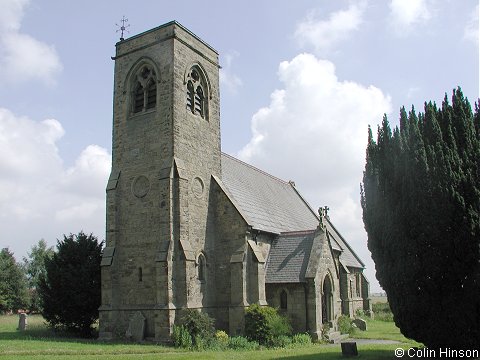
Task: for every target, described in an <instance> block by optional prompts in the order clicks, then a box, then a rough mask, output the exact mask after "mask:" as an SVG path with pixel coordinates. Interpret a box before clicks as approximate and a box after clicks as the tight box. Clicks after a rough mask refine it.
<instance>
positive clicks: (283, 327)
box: [245, 304, 292, 346]
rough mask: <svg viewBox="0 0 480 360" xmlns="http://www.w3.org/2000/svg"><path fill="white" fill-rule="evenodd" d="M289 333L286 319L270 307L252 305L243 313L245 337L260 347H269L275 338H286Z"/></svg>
mask: <svg viewBox="0 0 480 360" xmlns="http://www.w3.org/2000/svg"><path fill="white" fill-rule="evenodd" d="M291 331H292V329H291V326H290V323H289V321H288V319H287V318H285V317H283V316H281V315H279V314H278V312H277V310H276V309H274V308H272V307H270V306H264V307H261V306H260V305H258V304H253V305H250V306H249V307H248V308H247V310H246V312H245V335H246V337H247V338H248V339H250V340H254V341H258V342H259V343H260V344H261V345H267V346H271V345H272V344H273V342H274V341H275V339H276V338H278V337H279V336H282V335H286V336H288V335H290V334H291Z"/></svg>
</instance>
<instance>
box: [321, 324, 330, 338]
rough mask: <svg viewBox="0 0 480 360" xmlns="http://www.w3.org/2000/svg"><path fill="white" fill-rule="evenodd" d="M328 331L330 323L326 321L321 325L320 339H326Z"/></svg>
mask: <svg viewBox="0 0 480 360" xmlns="http://www.w3.org/2000/svg"><path fill="white" fill-rule="evenodd" d="M329 332H330V325H329V324H328V323H326V324H323V326H322V341H328V333H329Z"/></svg>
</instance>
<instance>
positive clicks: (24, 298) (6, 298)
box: [0, 248, 29, 312]
mask: <svg viewBox="0 0 480 360" xmlns="http://www.w3.org/2000/svg"><path fill="white" fill-rule="evenodd" d="M28 305H29V297H28V292H27V279H26V276H25V272H24V271H23V268H22V266H21V265H20V264H18V263H17V262H16V261H15V258H14V256H13V253H11V252H10V251H9V250H8V249H7V248H4V249H2V250H1V251H0V312H6V311H17V310H19V309H26V308H27V307H28Z"/></svg>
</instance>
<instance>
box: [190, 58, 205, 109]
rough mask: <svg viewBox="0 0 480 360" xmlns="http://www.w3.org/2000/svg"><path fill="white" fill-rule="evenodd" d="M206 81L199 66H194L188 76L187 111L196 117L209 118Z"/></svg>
mask: <svg viewBox="0 0 480 360" xmlns="http://www.w3.org/2000/svg"><path fill="white" fill-rule="evenodd" d="M205 89H206V85H205V79H204V78H203V76H202V75H201V73H200V70H199V69H198V68H197V66H193V67H192V68H191V70H190V72H189V73H188V76H187V89H186V90H187V101H186V103H187V109H188V110H189V111H191V112H192V114H194V115H199V116H201V117H202V118H204V119H205V118H206V117H207V96H206V93H205Z"/></svg>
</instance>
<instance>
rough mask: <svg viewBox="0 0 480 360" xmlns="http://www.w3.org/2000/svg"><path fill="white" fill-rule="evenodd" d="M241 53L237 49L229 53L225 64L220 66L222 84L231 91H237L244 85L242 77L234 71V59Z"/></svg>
mask: <svg viewBox="0 0 480 360" xmlns="http://www.w3.org/2000/svg"><path fill="white" fill-rule="evenodd" d="M239 55H240V54H239V53H238V52H236V51H233V52H230V53H227V54H226V55H225V56H224V58H225V64H224V65H223V66H222V67H221V68H220V85H222V86H224V87H226V88H227V89H228V90H229V91H230V92H232V93H236V92H237V90H238V88H239V87H241V86H242V79H240V77H238V76H237V75H236V74H234V73H233V72H232V63H233V60H234V59H235V58H236V57H238V56H239Z"/></svg>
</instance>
